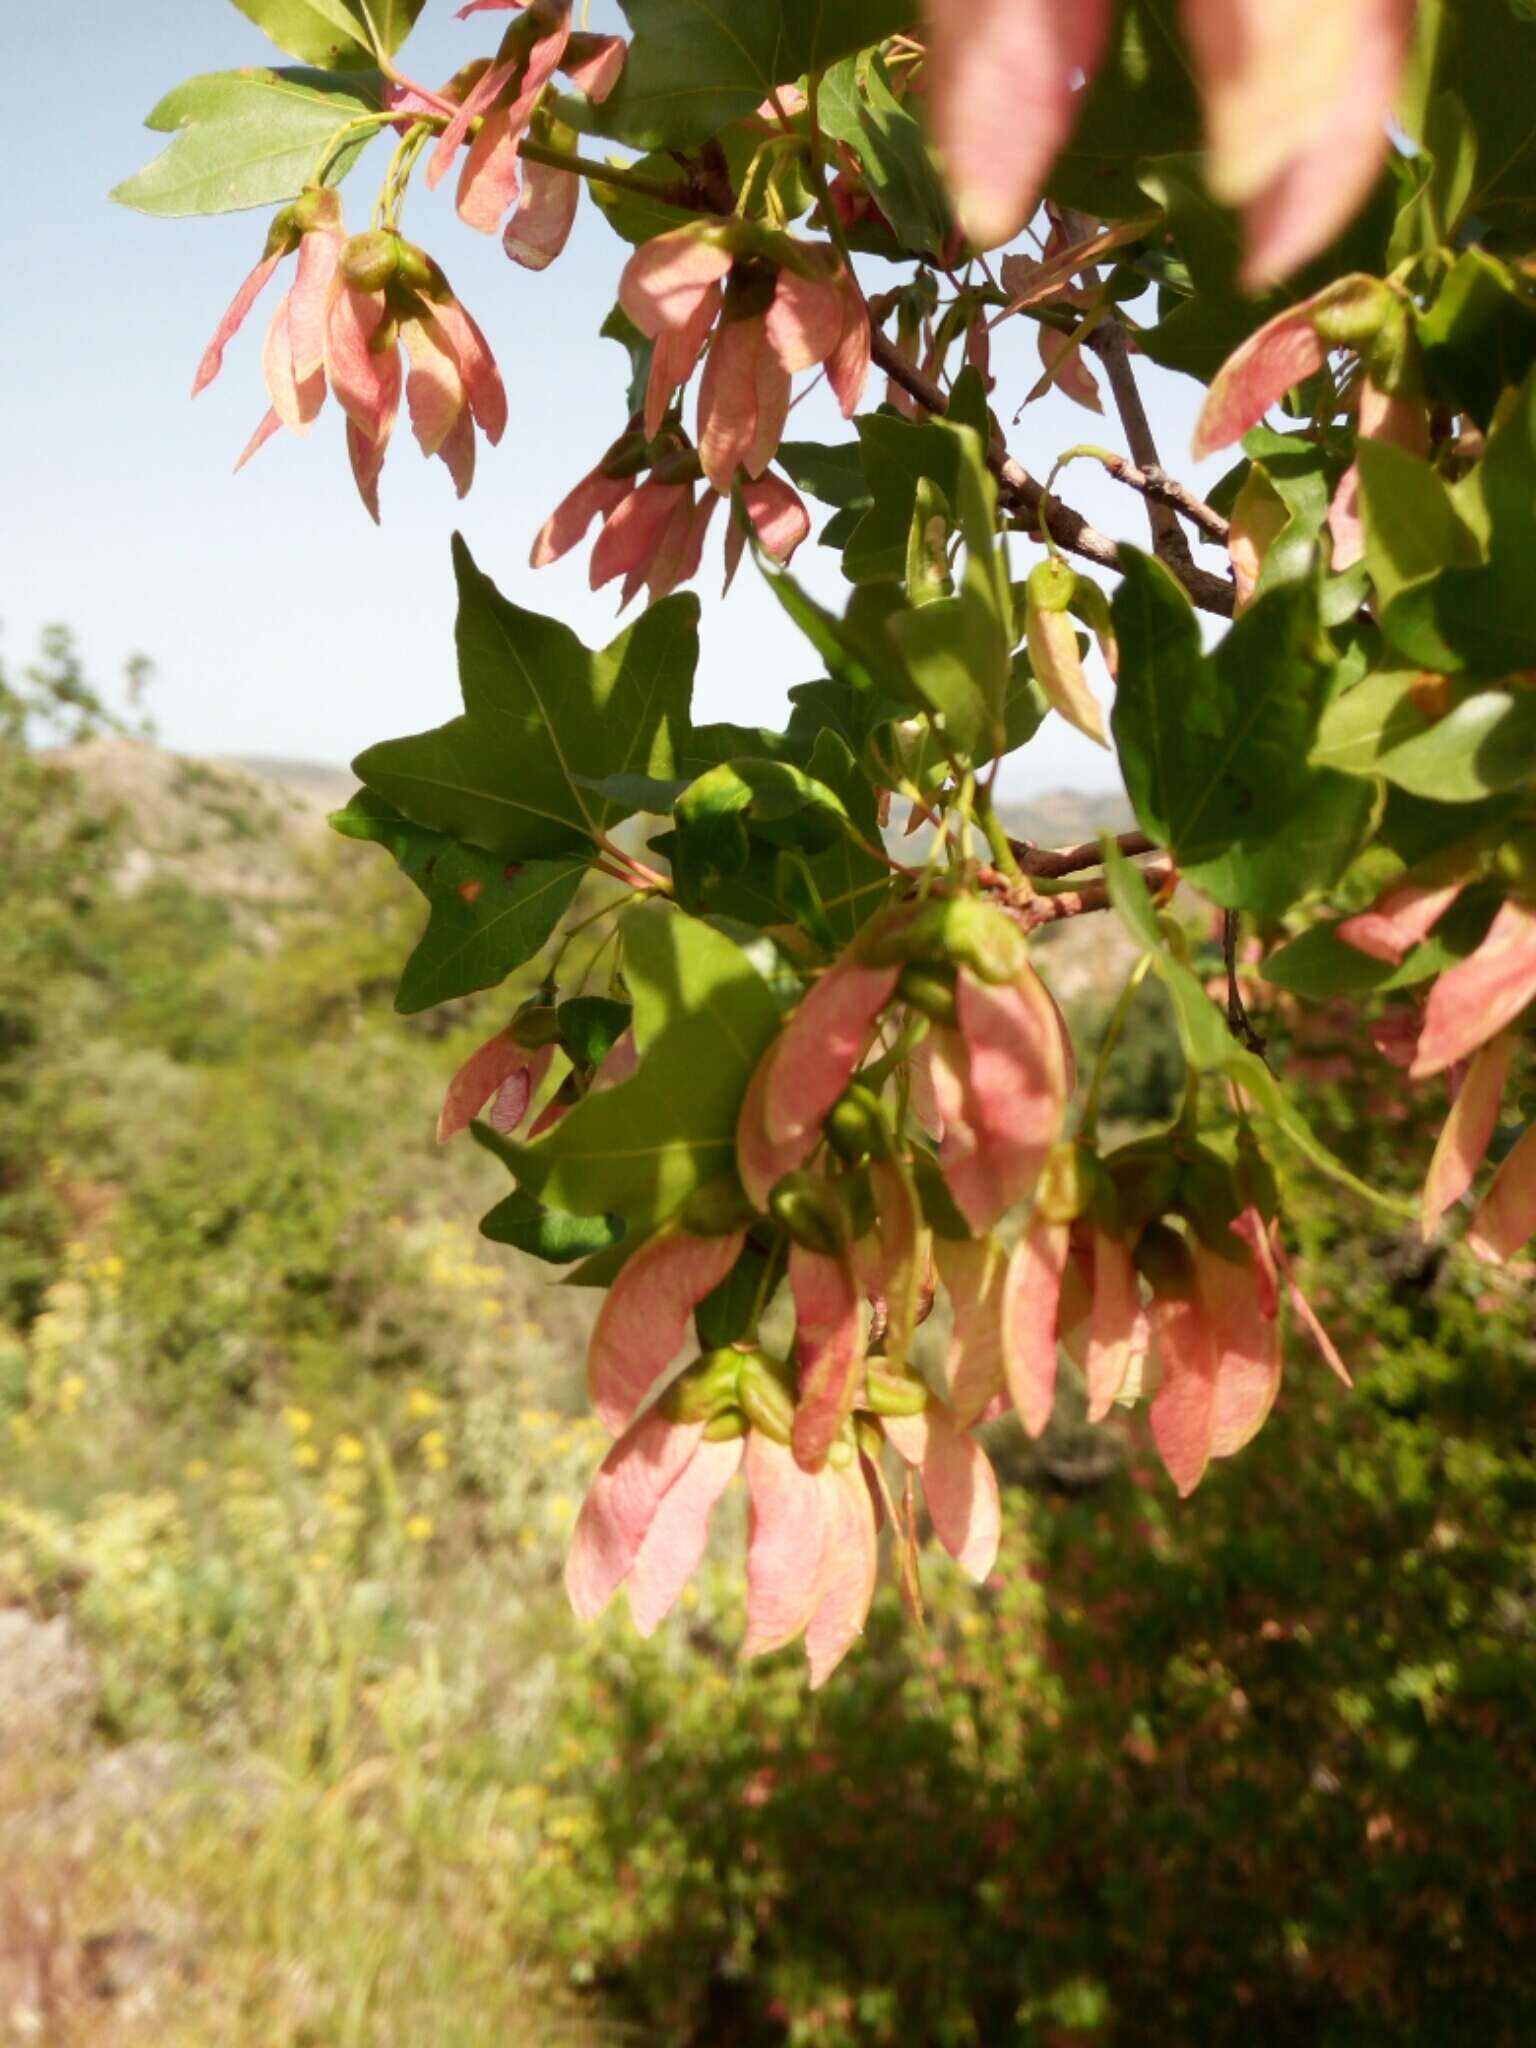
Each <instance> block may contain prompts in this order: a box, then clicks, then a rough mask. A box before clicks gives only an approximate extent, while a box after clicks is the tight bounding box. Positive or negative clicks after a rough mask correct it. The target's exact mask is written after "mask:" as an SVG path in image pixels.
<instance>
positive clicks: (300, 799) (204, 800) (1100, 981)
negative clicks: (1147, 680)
mask: <svg viewBox="0 0 1536 2048" xmlns="http://www.w3.org/2000/svg"><path fill="white" fill-rule="evenodd" d="M58 758H60V759H61V760H62V761H64V762H65V763H66V764H67V765H68V766H69V767H70V768H72V769H73V770H74V772H75V774H76V775H78V776H79V778H80V781H81V783H82V785H83V787H84V788H85V790H86V792H87V794H88V795H89V797H90V798H91V800H92V801H93V802H94V803H95V804H96V805H97V806H98V807H99V808H100V809H101V810H102V811H104V812H105V811H119V810H120V811H124V812H126V813H127V814H128V816H129V818H130V819H131V821H132V830H131V833H130V835H129V837H130V844H129V847H128V851H127V853H126V855H125V857H124V861H123V869H122V879H123V883H124V886H125V887H127V888H130V889H133V888H140V887H143V886H144V884H145V883H147V882H150V881H153V880H158V879H161V878H164V877H175V878H177V879H179V880H182V881H184V882H186V883H187V884H188V885H189V886H191V887H192V888H194V889H198V890H201V891H207V892H209V893H212V894H217V895H219V896H221V897H223V898H224V900H225V901H226V902H228V903H230V904H231V905H233V906H235V907H236V908H237V909H238V908H239V907H240V906H242V905H244V906H247V907H248V908H249V910H250V911H251V912H252V913H253V915H257V916H259V913H261V912H262V911H266V910H270V909H272V908H274V907H276V906H278V905H281V904H288V903H293V902H296V901H298V900H300V899H302V898H305V897H306V896H307V894H308V883H307V882H306V879H305V874H304V868H305V854H306V852H307V851H308V850H309V849H312V848H313V846H314V845H315V842H316V840H317V838H318V837H319V835H320V834H322V833H323V832H324V829H325V825H324V820H325V815H326V813H327V812H328V811H332V810H335V809H337V808H338V807H339V806H340V805H341V804H343V803H345V802H346V800H347V798H348V797H349V796H350V795H351V793H352V790H353V789H354V787H355V786H356V785H355V782H354V779H353V777H352V776H351V775H349V774H348V773H347V772H346V770H344V769H339V768H333V767H330V766H329V765H327V764H326V763H323V762H317V761H287V760H282V759H275V758H270V757H266V756H248V757H245V758H242V759H239V760H233V761H200V760H195V759H192V758H190V757H188V756H186V755H181V754H172V753H167V752H166V751H165V750H164V749H163V748H161V747H157V746H154V745H152V744H151V743H149V742H148V741H144V740H132V739H104V740H93V741H91V742H89V743H88V744H86V745H83V746H78V747H72V748H69V749H66V750H65V751H64V752H63V753H62V754H61V755H60V756H59V757H58ZM1002 817H1003V822H1004V824H1005V826H1006V828H1007V830H1008V831H1009V833H1010V834H1011V835H1012V836H1013V837H1014V838H1016V839H1030V840H1033V841H1034V842H1035V843H1036V844H1037V845H1040V846H1076V845H1080V844H1081V843H1082V842H1084V841H1085V840H1089V839H1093V838H1095V837H1096V836H1097V835H1098V834H1099V833H1100V832H1102V831H1110V832H1119V831H1123V830H1124V829H1125V828H1126V827H1127V826H1128V825H1130V824H1131V823H1132V818H1131V813H1130V809H1129V806H1128V805H1127V804H1126V802H1125V799H1124V798H1123V797H1120V796H1117V795H1115V794H1114V793H1113V792H1107V791H1106V792H1103V793H1089V794H1085V793H1084V792H1082V791H1080V790H1071V789H1056V790H1049V791H1047V792H1046V793H1045V794H1044V795H1042V796H1039V797H1034V798H1032V799H1031V800H1030V801H1029V802H1028V803H1024V804H1009V805H1005V806H1004V807H1003V810H1002ZM926 836H927V835H926V834H922V835H919V836H917V837H916V838H914V839H911V840H907V841H904V842H900V841H898V840H897V839H896V838H895V837H894V836H893V837H892V840H891V843H892V845H893V847H899V849H900V850H901V851H902V852H903V853H904V856H905V857H906V858H908V859H911V858H912V857H913V856H914V854H916V853H918V852H919V850H920V849H921V848H922V846H923V845H924V844H925V842H926ZM1037 943H1038V944H1039V946H1040V949H1041V955H1042V958H1043V959H1044V960H1045V961H1046V962H1047V963H1048V964H1047V972H1048V975H1049V979H1050V981H1051V985H1052V987H1053V989H1054V990H1055V992H1056V994H1057V996H1058V997H1059V998H1060V999H1061V1000H1062V1001H1063V1002H1077V1001H1079V1000H1082V999H1089V1000H1099V999H1104V1000H1108V999H1110V998H1112V996H1113V994H1114V991H1115V989H1116V988H1117V987H1118V985H1119V981H1120V979H1121V978H1123V976H1124V975H1125V974H1126V972H1127V971H1128V970H1129V968H1130V966H1131V965H1132V964H1133V963H1134V959H1135V947H1134V945H1133V944H1132V942H1131V940H1130V938H1129V937H1128V936H1127V934H1126V933H1125V932H1124V931H1123V929H1122V928H1121V926H1120V924H1119V921H1118V920H1117V919H1115V918H1113V917H1109V916H1101V915H1094V916H1091V917H1085V918H1081V919H1073V920H1070V921H1067V922H1064V923H1062V924H1060V925H1058V926H1053V927H1050V928H1048V929H1047V930H1046V931H1044V932H1043V933H1042V934H1041V935H1040V938H1039V940H1038V942H1037Z"/></svg>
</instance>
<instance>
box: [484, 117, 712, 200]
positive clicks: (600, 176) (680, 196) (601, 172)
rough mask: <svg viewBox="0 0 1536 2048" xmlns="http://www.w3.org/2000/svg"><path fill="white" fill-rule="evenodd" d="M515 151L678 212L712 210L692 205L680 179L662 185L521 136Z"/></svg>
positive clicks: (532, 161)
mask: <svg viewBox="0 0 1536 2048" xmlns="http://www.w3.org/2000/svg"><path fill="white" fill-rule="evenodd" d="M517 153H518V155H519V156H521V157H526V158H527V160H528V161H529V163H531V164H547V165H548V166H549V167H550V169H551V170H555V171H569V172H571V174H572V175H573V176H574V177H577V178H587V179H589V180H590V181H591V182H592V183H593V184H594V185H611V186H613V188H614V190H615V191H616V192H634V193H636V194H638V196H639V197H640V198H642V199H656V200H659V201H660V202H661V204H662V205H663V206H675V207H676V208H677V209H678V210H679V212H682V213H713V212H714V211H715V209H714V208H713V207H701V206H698V205H696V204H695V202H694V199H693V195H692V192H691V190H690V188H689V187H688V186H687V185H686V184H684V183H681V182H677V183H673V184H670V185H669V184H665V183H663V181H662V180H661V179H660V178H647V177H646V176H645V175H644V174H643V173H642V172H639V171H628V170H625V169H624V168H623V166H622V165H620V164H600V163H596V162H594V161H593V159H592V158H591V157H585V156H578V155H577V154H576V153H575V151H574V150H569V149H555V148H554V147H553V146H552V145H551V144H549V143H547V142H534V141H533V140H532V139H531V138H530V137H527V136H525V137H524V138H523V140H522V141H521V142H520V143H519V144H518V146H517Z"/></svg>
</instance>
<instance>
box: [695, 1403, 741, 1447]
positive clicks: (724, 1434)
mask: <svg viewBox="0 0 1536 2048" xmlns="http://www.w3.org/2000/svg"><path fill="white" fill-rule="evenodd" d="M746 1433H747V1418H746V1417H745V1415H743V1414H742V1412H741V1410H740V1409H739V1408H726V1409H723V1410H722V1411H721V1413H720V1414H718V1415H712V1416H711V1417H710V1418H709V1420H708V1422H706V1423H705V1425H704V1441H705V1443H707V1444H729V1443H734V1442H735V1440H736V1439H737V1437H742V1436H745V1435H746Z"/></svg>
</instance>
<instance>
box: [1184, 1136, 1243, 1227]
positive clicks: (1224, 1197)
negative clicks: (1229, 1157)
mask: <svg viewBox="0 0 1536 2048" xmlns="http://www.w3.org/2000/svg"><path fill="white" fill-rule="evenodd" d="M1174 1206H1175V1207H1176V1208H1177V1209H1178V1210H1179V1212H1180V1213H1181V1214H1182V1215H1184V1216H1187V1217H1188V1218H1189V1220H1190V1222H1191V1223H1192V1224H1193V1225H1194V1227H1195V1229H1196V1231H1197V1232H1198V1233H1199V1235H1200V1237H1201V1238H1202V1239H1203V1240H1205V1241H1206V1242H1208V1243H1210V1244H1212V1245H1215V1246H1217V1247H1223V1248H1224V1247H1225V1244H1226V1241H1227V1239H1228V1237H1229V1236H1230V1229H1229V1226H1230V1225H1231V1223H1232V1221H1233V1219H1234V1218H1235V1217H1237V1216H1238V1215H1240V1214H1241V1212H1242V1208H1243V1198H1242V1195H1241V1193H1240V1192H1239V1189H1238V1184H1237V1176H1236V1174H1235V1173H1234V1172H1233V1170H1232V1167H1231V1166H1230V1165H1229V1164H1228V1162H1227V1161H1226V1160H1225V1159H1223V1158H1222V1156H1221V1154H1220V1153H1219V1152H1213V1151H1212V1150H1211V1149H1210V1147H1209V1146H1207V1145H1196V1146H1195V1147H1193V1149H1192V1150H1191V1151H1190V1152H1189V1154H1188V1155H1187V1156H1186V1157H1185V1158H1184V1159H1183V1160H1182V1161H1181V1163H1180V1167H1179V1191H1178V1194H1177V1196H1176V1197H1175V1201H1174Z"/></svg>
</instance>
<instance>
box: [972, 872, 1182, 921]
mask: <svg viewBox="0 0 1536 2048" xmlns="http://www.w3.org/2000/svg"><path fill="white" fill-rule="evenodd" d="M1141 878H1142V880H1143V881H1144V882H1145V883H1146V885H1147V887H1148V888H1149V889H1150V890H1151V891H1152V892H1153V894H1154V895H1156V894H1159V893H1161V891H1163V890H1164V889H1167V888H1170V887H1171V886H1172V885H1173V883H1174V881H1175V879H1176V870H1175V868H1174V865H1173V862H1172V861H1171V860H1169V859H1167V858H1166V857H1165V858H1164V859H1162V860H1154V861H1148V863H1147V865H1146V866H1145V867H1144V868H1143V869H1142V870H1141ZM1109 907H1110V897H1109V884H1108V882H1105V881H1099V882H1084V883H1083V885H1082V887H1081V888H1080V889H1059V890H1057V892H1056V893H1055V895H1053V896H1032V897H1030V899H1029V901H1028V902H1027V903H1004V904H1003V906H1002V908H1003V909H1004V910H1006V911H1007V913H1008V915H1009V916H1010V917H1011V918H1012V919H1013V920H1014V922H1015V923H1016V924H1019V925H1022V927H1023V928H1024V930H1025V931H1027V932H1032V931H1037V930H1038V929H1039V927H1040V926H1041V925H1044V924H1056V923H1057V922H1059V920H1060V919H1062V918H1064V917H1083V916H1086V915H1087V913H1088V912H1090V911H1093V910H1108V909H1109Z"/></svg>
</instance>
